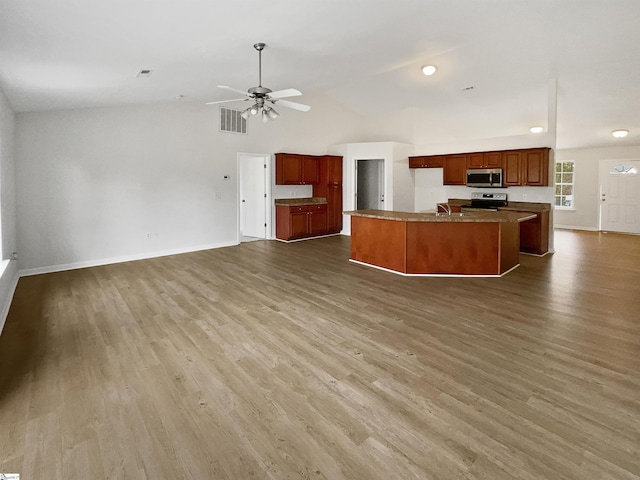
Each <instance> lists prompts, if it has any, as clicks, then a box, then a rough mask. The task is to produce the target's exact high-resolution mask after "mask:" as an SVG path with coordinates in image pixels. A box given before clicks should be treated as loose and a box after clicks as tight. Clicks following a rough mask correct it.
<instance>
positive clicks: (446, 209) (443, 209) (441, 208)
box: [436, 203, 451, 215]
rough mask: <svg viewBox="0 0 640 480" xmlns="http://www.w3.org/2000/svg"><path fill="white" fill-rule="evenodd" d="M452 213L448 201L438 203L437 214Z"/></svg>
mask: <svg viewBox="0 0 640 480" xmlns="http://www.w3.org/2000/svg"><path fill="white" fill-rule="evenodd" d="M445 214H446V215H451V207H450V206H449V204H448V203H436V215H445Z"/></svg>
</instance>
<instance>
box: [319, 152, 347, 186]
mask: <svg viewBox="0 0 640 480" xmlns="http://www.w3.org/2000/svg"><path fill="white" fill-rule="evenodd" d="M324 165H326V169H327V174H326V179H325V178H324V172H323V171H322V169H323V167H324ZM320 177H321V181H323V182H325V181H326V183H327V184H338V183H339V184H342V157H339V156H336V155H325V156H323V157H321V158H320Z"/></svg>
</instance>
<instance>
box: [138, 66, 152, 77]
mask: <svg viewBox="0 0 640 480" xmlns="http://www.w3.org/2000/svg"><path fill="white" fill-rule="evenodd" d="M152 72H153V70H148V69H146V68H143V69H142V70H140V71H139V72H138V74H137V75H136V77H150V76H151V73H152Z"/></svg>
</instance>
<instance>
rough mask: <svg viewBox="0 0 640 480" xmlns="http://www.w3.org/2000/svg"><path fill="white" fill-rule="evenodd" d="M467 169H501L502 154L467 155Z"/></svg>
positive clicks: (481, 153) (480, 153)
mask: <svg viewBox="0 0 640 480" xmlns="http://www.w3.org/2000/svg"><path fill="white" fill-rule="evenodd" d="M467 168H502V152H478V153H468V154H467Z"/></svg>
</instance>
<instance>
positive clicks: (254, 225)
mask: <svg viewBox="0 0 640 480" xmlns="http://www.w3.org/2000/svg"><path fill="white" fill-rule="evenodd" d="M270 159H271V155H268V154H259V155H256V154H250V153H239V154H238V204H239V212H238V225H239V230H240V231H239V235H238V238H239V243H242V242H252V241H256V240H264V239H266V238H267V232H268V231H269V230H268V223H269V219H270V215H269V214H268V212H269V210H268V205H269V197H270V196H271V194H270V192H269V191H268V185H269V182H268V181H267V179H268V178H269V177H268V172H269V163H270V162H269V161H270Z"/></svg>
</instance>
